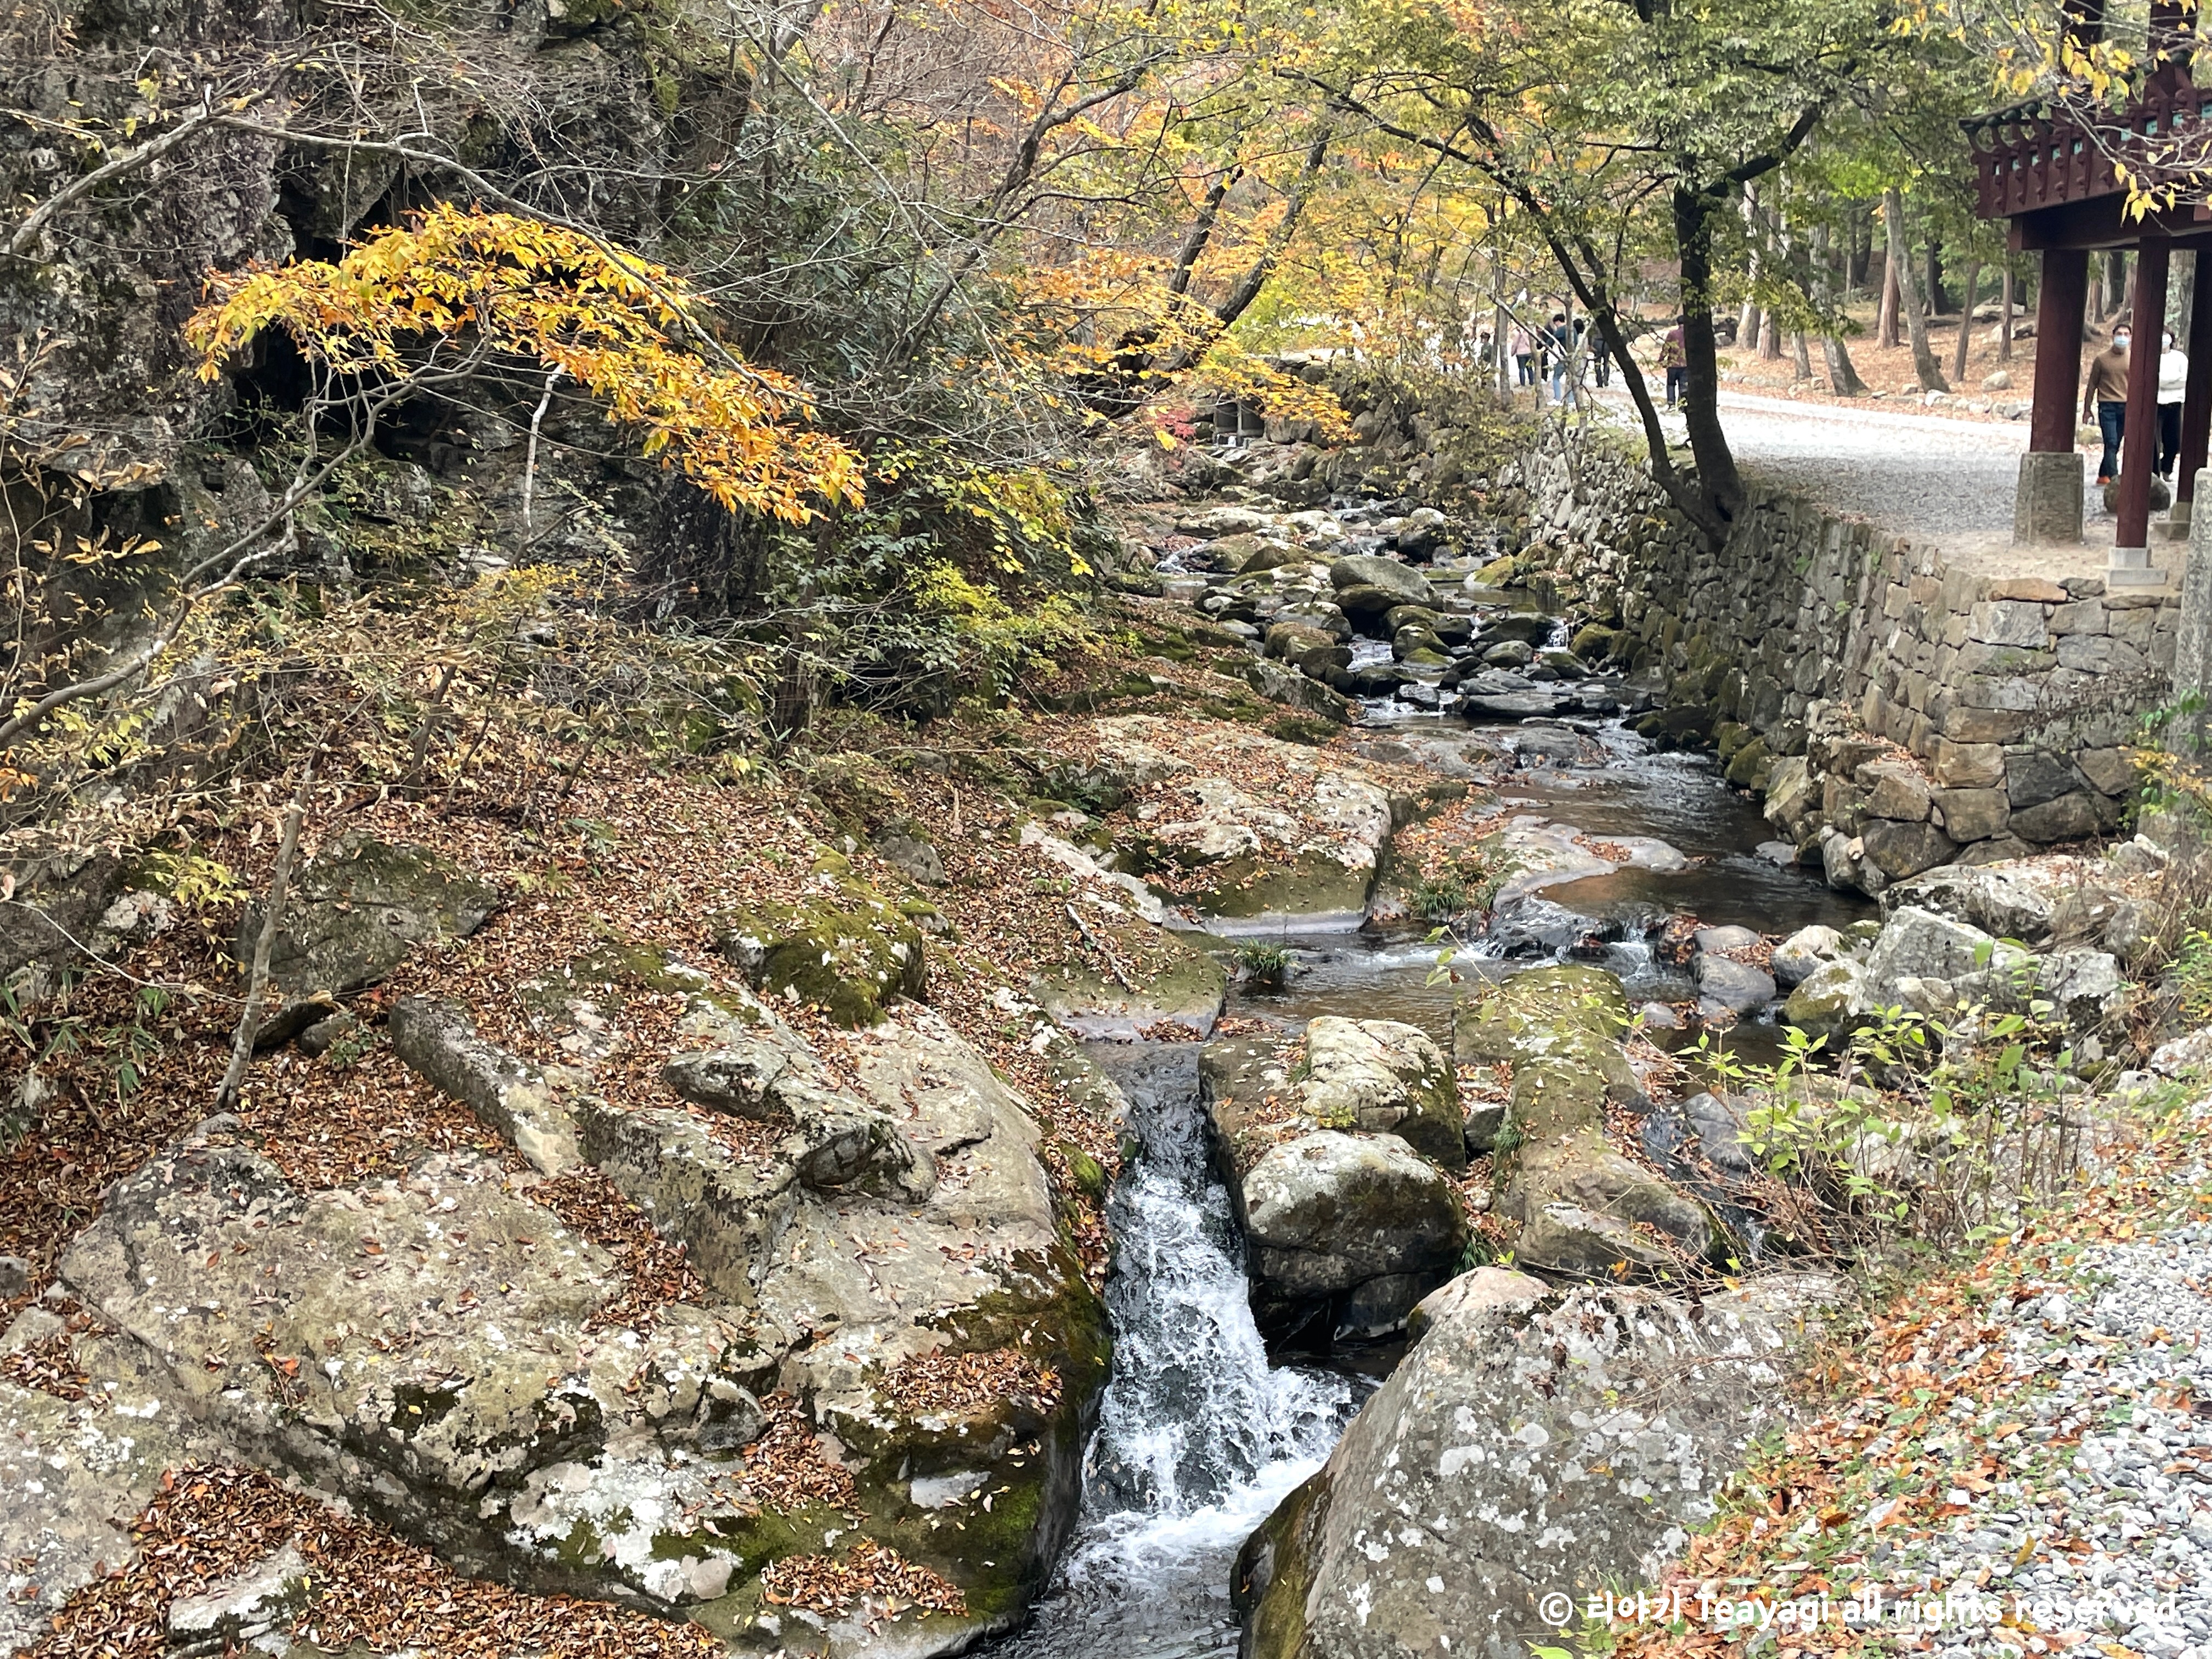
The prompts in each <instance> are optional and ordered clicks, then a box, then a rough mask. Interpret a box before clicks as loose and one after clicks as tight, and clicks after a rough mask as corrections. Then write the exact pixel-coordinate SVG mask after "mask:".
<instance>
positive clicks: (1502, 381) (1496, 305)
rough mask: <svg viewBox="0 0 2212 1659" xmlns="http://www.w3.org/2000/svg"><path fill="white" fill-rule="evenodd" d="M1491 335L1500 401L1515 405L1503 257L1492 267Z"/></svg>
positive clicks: (1509, 405)
mask: <svg viewBox="0 0 2212 1659" xmlns="http://www.w3.org/2000/svg"><path fill="white" fill-rule="evenodd" d="M1490 307H1491V319H1492V320H1491V325H1490V337H1491V340H1492V350H1491V354H1490V355H1491V359H1492V362H1491V365H1490V366H1491V368H1492V370H1493V371H1494V373H1493V376H1492V378H1494V379H1495V380H1497V382H1498V403H1499V404H1501V405H1502V406H1503V407H1504V408H1507V409H1510V408H1512V407H1513V358H1512V355H1511V354H1510V352H1508V351H1507V350H1506V349H1505V342H1506V338H1507V335H1508V333H1509V331H1510V327H1511V323H1512V319H1510V318H1509V317H1507V316H1506V314H1505V262H1504V259H1503V258H1499V259H1498V260H1497V261H1496V262H1495V263H1494V264H1492V266H1491V268H1490Z"/></svg>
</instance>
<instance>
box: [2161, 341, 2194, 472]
mask: <svg viewBox="0 0 2212 1659" xmlns="http://www.w3.org/2000/svg"><path fill="white" fill-rule="evenodd" d="M2188 390H2189V357H2188V354H2187V353H2185V352H2180V351H2176V350H2175V349H2173V331H2172V329H2168V330H2167V331H2166V336H2165V338H2164V341H2163V343H2162V349H2160V352H2159V354H2158V476H2159V477H2161V478H2164V479H2166V481H2167V482H2168V483H2171V482H2172V479H2173V463H2174V459H2175V458H2176V457H2178V456H2179V454H2180V453H2181V400H2182V396H2183V394H2184V393H2185V392H2187V391H2188Z"/></svg>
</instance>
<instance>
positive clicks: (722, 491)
mask: <svg viewBox="0 0 2212 1659" xmlns="http://www.w3.org/2000/svg"><path fill="white" fill-rule="evenodd" d="M209 290H210V292H209V299H208V302H207V303H206V304H205V305H204V306H203V307H201V308H200V310H199V311H197V313H194V314H193V316H192V317H191V319H190V320H189V321H187V322H186V324H185V340H186V342H187V343H189V344H190V345H191V348H192V349H193V350H194V351H196V352H197V353H198V354H199V357H200V368H199V372H200V374H201V377H202V378H203V379H206V380H213V379H215V378H216V376H218V375H219V374H222V364H223V362H224V361H225V360H226V359H227V358H228V357H229V356H231V355H232V354H234V352H236V351H237V350H239V349H240V348H241V347H243V346H245V345H246V344H247V343H249V342H250V341H252V339H253V338H254V337H255V336H256V335H258V334H259V333H260V332H261V331H263V330H264V329H268V328H271V327H274V328H280V329H282V330H283V331H284V332H285V333H286V334H287V335H289V337H291V339H292V342H293V343H294V344H295V345H296V346H297V347H298V348H299V349H300V350H301V353H302V354H303V355H304V356H306V357H307V359H308V360H309V361H310V362H313V363H314V364H316V365H318V366H319V368H322V369H323V370H324V371H325V373H326V374H328V375H329V376H330V377H331V380H333V381H335V382H345V381H351V382H354V383H356V384H364V385H366V384H372V383H380V382H383V381H386V380H391V379H393V378H395V377H402V378H404V377H405V376H408V375H410V374H414V375H418V376H420V375H422V374H425V373H426V366H425V365H426V359H427V361H428V362H429V363H430V364H431V365H432V366H433V367H432V368H430V369H429V370H428V372H433V373H450V372H456V371H459V370H461V369H462V368H464V366H465V364H466V363H468V362H477V363H483V364H487V365H488V364H489V363H490V362H492V361H493V360H496V359H501V358H508V359H514V358H520V359H524V360H530V361H534V362H536V363H538V364H539V365H541V366H543V367H544V368H545V369H546V370H548V371H550V372H554V373H557V374H562V375H565V376H567V377H568V379H570V380H574V381H575V382H576V384H577V385H579V386H582V387H583V388H584V389H586V391H588V392H591V393H592V396H594V397H595V398H599V400H600V401H601V402H602V403H603V404H605V406H606V409H607V414H608V416H609V418H610V419H611V420H615V421H617V422H622V423H623V424H625V425H629V426H633V427H637V428H642V430H643V432H644V439H643V449H644V452H645V453H646V454H647V455H652V456H657V457H659V459H660V461H661V464H662V465H665V466H674V467H677V468H680V469H681V471H683V472H684V476H685V477H688V478H690V480H691V482H692V483H696V485H698V487H699V488H700V489H703V490H704V491H706V492H707V494H708V495H712V496H713V497H714V499H715V500H716V501H720V503H721V504H722V505H723V506H724V507H729V508H732V510H734V509H736V508H738V507H744V508H747V509H749V510H750V511H752V512H755V513H766V514H769V515H770V516H772V517H775V518H778V519H782V520H787V521H788V522H790V523H793V524H803V523H805V522H806V521H807V520H810V519H811V518H813V517H814V516H815V515H816V510H817V509H816V507H815V506H814V505H813V503H814V502H815V501H817V500H818V501H832V502H835V501H846V502H857V501H859V500H860V493H861V483H860V459H859V458H858V457H857V456H856V455H855V454H854V453H853V451H852V450H851V449H850V448H849V447H847V446H846V445H845V444H843V443H842V442H841V441H839V440H837V439H836V438H835V437H833V436H831V435H829V434H827V433H823V432H818V431H814V430H811V429H809V428H806V427H805V426H803V425H800V424H799V422H804V421H806V420H808V419H811V416H812V414H813V410H812V407H811V404H809V402H808V400H807V398H806V394H805V388H804V387H802V386H800V385H799V383H798V382H797V381H795V380H792V379H791V378H790V377H789V376H787V375H783V374H777V373H775V371H773V370H770V369H764V368H755V367H753V366H751V365H749V364H746V363H744V362H739V361H738V360H737V359H736V358H735V357H733V356H730V355H729V354H728V353H726V352H724V351H720V349H717V348H714V347H713V346H712V344H711V342H712V340H713V336H712V334H711V333H710V332H709V331H708V327H707V325H706V324H705V322H704V320H703V319H702V310H703V307H702V301H700V299H699V297H698V296H697V295H695V294H693V293H692V292H690V290H689V289H687V288H686V287H685V285H684V283H683V282H682V280H681V279H680V278H678V276H675V275H674V274H673V273H671V272H670V271H668V270H665V269H663V268H661V267H660V266H658V265H655V264H652V263H650V262H649V261H647V260H645V259H642V258H638V257H637V256H636V255H635V254H633V253H629V252H623V251H622V250H619V249H617V248H612V247H610V246H607V245H606V244H605V243H602V242H600V241H599V240H595V239H594V238H592V237H589V236H586V235H584V234H580V233H579V232H576V231H573V230H569V229H567V228H563V227H562V226H558V225H552V224H548V223H546V222H544V221H542V220H536V219H528V218H524V217H520V216H517V215H513V214H507V213H487V212H484V211H483V210H481V209H474V210H464V209H461V208H458V207H455V206H454V205H453V204H451V203H441V204H438V205H437V206H435V207H433V208H431V209H430V210H428V211H427V212H425V213H422V214H421V215H419V216H416V218H415V220H414V222H412V223H411V224H410V225H409V226H407V227H406V228H400V229H393V230H386V231H384V232H382V233H380V234H377V235H375V236H373V237H371V238H370V239H369V240H368V241H366V242H364V243H363V244H362V246H359V247H357V248H356V249H354V250H353V252H350V253H349V254H347V255H346V256H345V257H344V258H343V259H340V260H338V261H337V262H336V263H331V262H328V261H325V260H319V259H310V260H300V261H297V262H295V263H293V264H285V265H281V266H270V265H258V264H257V265H251V266H248V267H246V269H245V270H239V271H235V272H224V273H221V274H218V275H217V276H215V277H213V278H211V279H210V283H209ZM692 343H698V344H700V345H705V346H707V347H708V349H710V350H713V351H714V356H718V357H720V359H721V362H720V365H719V366H718V365H717V363H715V362H713V361H710V360H709V357H708V355H706V353H705V352H703V351H702V350H701V349H696V347H695V346H694V344H692ZM441 353H443V354H445V355H444V356H443V358H442V359H441V356H440V354H441Z"/></svg>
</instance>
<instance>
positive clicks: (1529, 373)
mask: <svg viewBox="0 0 2212 1659" xmlns="http://www.w3.org/2000/svg"><path fill="white" fill-rule="evenodd" d="M1511 349H1512V352H1513V370H1514V378H1515V379H1516V380H1517V381H1518V382H1519V383H1520V384H1521V385H1522V386H1534V385H1535V384H1536V342H1535V341H1534V339H1532V338H1530V337H1529V334H1528V325H1526V324H1522V323H1516V324H1514V325H1513V337H1512V341H1511Z"/></svg>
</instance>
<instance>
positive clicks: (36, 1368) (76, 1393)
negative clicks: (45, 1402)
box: [0, 1331, 92, 1400]
mask: <svg viewBox="0 0 2212 1659" xmlns="http://www.w3.org/2000/svg"><path fill="white" fill-rule="evenodd" d="M0 1376H4V1377H6V1378H7V1379H8V1381H9V1382H10V1383H17V1384H20V1385H21V1387H23V1388H26V1389H38V1390H39V1392H40V1393H41V1394H50V1395H53V1396H54V1397H55V1398H56V1399H58V1400H82V1399H83V1398H84V1395H85V1389H86V1388H87V1387H88V1385H89V1384H90V1383H91V1381H92V1379H91V1378H90V1377H88V1376H86V1375H85V1374H84V1373H83V1372H82V1371H81V1370H78V1369H77V1368H76V1358H75V1357H74V1356H73V1355H72V1354H71V1352H70V1339H69V1337H68V1336H67V1335H66V1334H64V1333H63V1332H60V1331H57V1332H55V1333H54V1334H52V1336H46V1337H41V1338H40V1339H39V1340H37V1341H36V1342H31V1343H27V1344H26V1345H24V1346H22V1347H20V1348H15V1349H12V1350H10V1351H9V1352H7V1353H4V1354H0Z"/></svg>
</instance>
